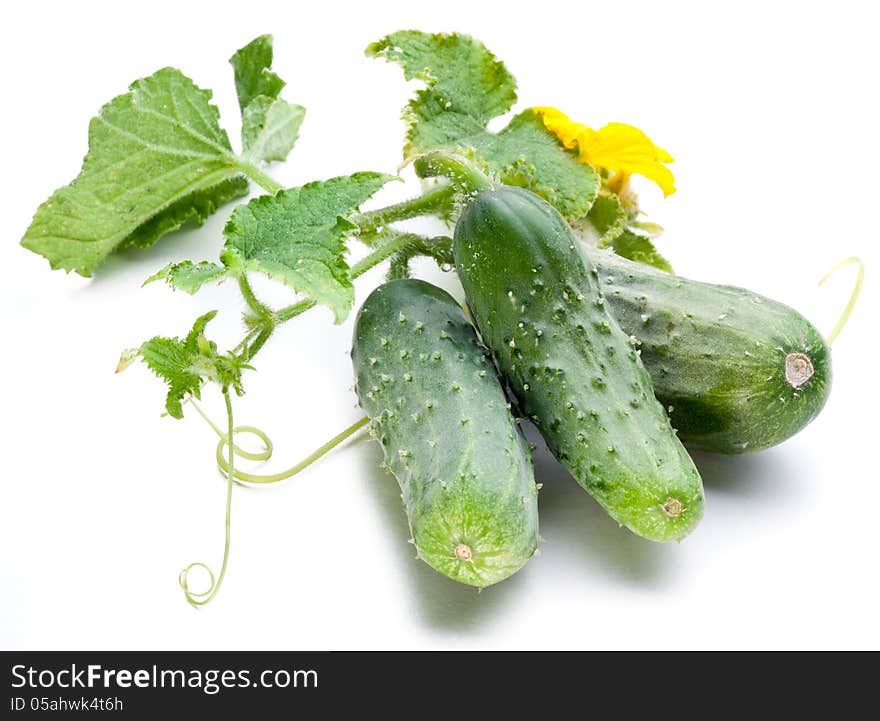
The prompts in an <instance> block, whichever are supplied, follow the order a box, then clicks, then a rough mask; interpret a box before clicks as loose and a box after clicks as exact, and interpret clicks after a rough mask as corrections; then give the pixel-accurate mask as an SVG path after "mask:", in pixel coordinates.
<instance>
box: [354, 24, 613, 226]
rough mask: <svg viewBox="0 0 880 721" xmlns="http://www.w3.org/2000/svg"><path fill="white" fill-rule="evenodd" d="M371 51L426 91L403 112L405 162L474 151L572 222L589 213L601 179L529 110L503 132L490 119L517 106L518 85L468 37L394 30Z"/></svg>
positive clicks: (476, 41)
mask: <svg viewBox="0 0 880 721" xmlns="http://www.w3.org/2000/svg"><path fill="white" fill-rule="evenodd" d="M367 54H368V55H371V56H376V57H384V58H385V59H386V60H389V61H394V62H396V63H398V64H400V65H401V67H402V68H403V72H404V76H405V77H406V78H407V79H408V80H411V79H413V78H417V79H419V80H422V81H423V82H424V83H425V87H424V88H423V89H421V90H419V91H417V92H416V94H415V97H414V98H413V99H412V100H410V102H409V104H408V105H407V106H406V109H405V110H404V119H405V120H406V121H407V125H408V127H407V143H406V145H405V147H404V158H405V159H409V158H411V157H412V156H414V155H421V154H424V153H427V152H430V151H432V150H453V151H456V150H461V149H468V148H470V149H473V150H474V151H475V152H476V153H477V155H478V156H479V157H480V158H482V160H483V161H484V162H485V163H486V164H487V166H488V167H489V169H490V170H492V171H493V172H495V173H497V174H498V175H499V176H500V177H501V179H502V180H503V181H504V182H506V183H511V184H516V185H521V186H523V187H527V188H529V189H531V190H533V191H535V192H536V193H538V194H539V195H541V196H543V197H544V198H545V199H546V200H547V201H548V202H550V203H552V204H553V205H554V206H556V208H557V209H558V210H559V211H560V212H561V213H562V214H563V215H564V216H565V217H566V218H569V219H574V218H579V217H583V216H584V215H586V213H587V211H588V210H589V209H590V206H591V205H592V203H593V200H594V199H595V198H596V194H597V193H598V190H599V184H600V179H599V176H598V174H597V173H596V171H595V170H594V169H593V168H592V167H590V166H589V165H586V164H582V163H578V162H577V160H576V158H575V157H574V155H572V154H571V153H570V152H569V151H567V150H566V149H565V148H563V147H562V145H561V144H560V142H559V140H558V139H557V138H556V137H555V136H554V135H553V134H552V133H550V132H549V131H548V130H547V129H546V128H545V127H544V124H543V123H542V122H541V120H540V118H538V117H537V115H535V113H534V112H532V111H531V110H526V111H524V112H522V113H520V114H519V115H517V116H516V117H514V118H513V119H512V120H511V121H510V123H509V124H508V126H507V127H506V128H504V129H503V130H502V131H500V132H499V133H492V132H490V131H489V130H488V129H487V124H488V122H489V121H490V120H491V119H492V118H495V117H498V116H499V115H502V114H504V113H506V112H507V111H508V110H510V108H511V106H512V105H513V103H514V102H516V81H515V80H514V78H513V76H512V75H511V74H510V73H509V72H508V71H507V69H506V68H505V67H504V64H503V63H502V62H500V61H499V60H497V59H496V58H495V56H494V55H492V53H490V52H489V51H488V50H487V49H486V47H485V46H484V45H483V44H482V43H481V42H479V41H478V40H475V39H474V38H472V37H470V36H468V35H460V34H458V33H453V34H451V35H428V34H426V33H422V32H418V31H414V30H411V31H404V32H399V33H394V34H392V35H389V36H388V37H386V38H384V39H383V40H380V41H379V42H377V43H374V44H372V45H370V46H369V47H368V48H367Z"/></svg>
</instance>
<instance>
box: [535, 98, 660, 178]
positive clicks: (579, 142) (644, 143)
mask: <svg viewBox="0 0 880 721" xmlns="http://www.w3.org/2000/svg"><path fill="white" fill-rule="evenodd" d="M532 110H534V111H535V112H536V113H537V114H538V115H539V116H540V117H541V120H542V121H543V123H544V127H545V128H547V130H549V131H550V132H551V133H553V134H554V135H555V136H556V137H557V138H559V140H560V141H562V144H563V145H564V146H565V147H566V148H569V149H571V150H574V151H576V152H577V154H578V160H580V161H581V162H583V163H589V164H590V165H592V166H594V167H597V168H603V169H604V170H607V171H608V172H610V173H614V175H613V176H612V177H611V178H610V180H609V181H608V186H609V188H610V189H611V190H612V191H613V192H615V193H619V192H620V191H622V190H624V189H625V188H626V186H627V182H628V181H629V176H630V175H631V174H633V173H635V174H637V175H643V176H645V177H646V178H648V179H649V180H652V181H654V182H655V183H657V185H659V186H660V189H661V190H662V191H663V195H671V194H672V193H674V192H675V177H674V176H673V175H672V171H671V170H670V169H669V168H667V167H666V165H665V164H666V163H671V162H672V161H673V158H672V156H671V155H670V154H669V153H667V152H666V151H665V150H663V148H661V147H659V146H657V145H654V142H653V141H652V140H651V139H650V138H649V137H648V136H647V135H645V134H644V133H643V132H642V131H641V130H639V129H638V128H634V127H633V126H632V125H626V124H624V123H608V124H607V125H605V126H603V127H601V128H599V130H593V129H592V128H590V127H587V126H586V125H582V124H581V123H576V122H574V121H573V120H571V119H570V118H569V117H568V116H567V115H566V114H565V113H563V112H561V111H560V110H557V109H556V108H543V107H538V108H532Z"/></svg>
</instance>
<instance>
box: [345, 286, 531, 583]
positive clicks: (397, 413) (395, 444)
mask: <svg viewBox="0 0 880 721" xmlns="http://www.w3.org/2000/svg"><path fill="white" fill-rule="evenodd" d="M351 358H352V362H353V364H354V370H355V377H356V385H355V390H356V392H357V395H358V399H359V401H360V404H361V407H362V408H363V409H364V411H366V413H367V415H368V416H369V417H370V419H371V427H372V431H373V434H374V436H375V437H376V438H377V439H378V440H379V442H380V443H381V444H382V448H383V451H384V454H385V464H386V465H387V467H388V468H389V469H390V470H391V472H392V473H393V474H394V475H395V477H396V478H397V481H398V483H399V485H400V489H401V497H402V499H403V502H404V505H405V507H406V513H407V517H408V518H409V525H410V530H411V532H412V541H413V543H414V544H415V547H416V549H417V552H418V555H419V557H420V558H421V559H423V560H424V561H426V562H427V563H428V565H430V566H431V567H432V568H434V569H435V570H437V571H439V572H440V573H442V574H444V575H446V576H449V577H450V578H452V579H455V580H456V581H460V582H462V583H466V584H470V585H472V586H479V587H484V586H489V585H491V584H493V583H497V582H498V581H501V580H503V579H505V578H507V577H508V576H510V575H511V574H513V573H515V572H516V571H517V570H519V569H520V568H521V567H522V566H523V565H524V564H525V563H526V561H528V560H529V558H531V557H532V556H533V555H534V553H535V550H536V548H537V541H538V501H537V495H538V488H537V486H536V485H535V479H534V471H533V469H532V459H531V455H530V453H529V449H528V446H527V444H526V442H525V440H524V438H523V436H522V434H521V433H520V431H519V428H518V427H517V425H516V421H515V420H514V418H513V416H512V415H511V413H510V410H509V404H508V401H507V398H506V397H505V395H504V392H503V390H502V387H501V383H500V381H499V379H498V376H497V374H496V371H495V368H494V366H493V365H492V362H491V359H490V358H489V357H488V352H487V351H486V350H485V349H484V348H483V346H481V345H480V343H479V341H478V340H477V334H476V332H475V330H474V328H473V326H471V324H470V323H468V321H467V319H466V318H465V315H464V312H463V311H462V309H461V307H460V306H459V305H458V303H456V302H455V300H454V299H453V298H452V297H451V296H450V295H449V294H448V293H446V292H445V291H443V290H441V289H440V288H437V287H435V286H433V285H430V284H429V283H425V282H423V281H420V280H409V279H406V280H395V281H391V282H389V283H386V284H384V285H382V286H380V287H379V288H377V289H376V290H374V291H373V292H372V293H371V294H370V296H369V297H368V298H367V300H366V301H365V302H364V304H363V306H362V307H361V309H360V312H359V313H358V316H357V320H356V322H355V331H354V343H353V345H352V351H351Z"/></svg>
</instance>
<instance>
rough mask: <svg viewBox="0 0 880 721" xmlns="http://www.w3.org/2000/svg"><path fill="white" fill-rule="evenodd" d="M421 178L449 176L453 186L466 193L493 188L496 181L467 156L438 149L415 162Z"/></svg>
mask: <svg viewBox="0 0 880 721" xmlns="http://www.w3.org/2000/svg"><path fill="white" fill-rule="evenodd" d="M414 166H415V169H416V174H417V175H418V176H419V177H420V178H436V177H438V176H442V177H446V178H449V180H450V181H451V184H452V186H453V187H454V188H455V189H456V190H458V191H462V192H465V193H470V192H479V191H481V190H492V188H494V187H495V183H494V182H493V181H492V179H491V178H489V176H488V175H486V174H485V173H484V172H483V171H482V170H480V169H479V168H478V167H477V166H476V165H475V164H474V163H472V162H471V161H470V160H468V159H467V158H465V157H463V156H461V155H457V154H455V153H446V152H440V151H436V152H433V153H427V154H425V155H420V156H419V157H418V158H416V160H415V162H414Z"/></svg>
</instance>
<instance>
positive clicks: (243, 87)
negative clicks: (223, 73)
mask: <svg viewBox="0 0 880 721" xmlns="http://www.w3.org/2000/svg"><path fill="white" fill-rule="evenodd" d="M272 54H273V53H272V36H271V35H261V36H260V37H258V38H254V39H253V40H251V41H250V42H249V43H248V44H247V45H245V46H244V47H243V48H240V49H239V50H238V51H237V52H236V53H235V55H233V56H232V57H231V58H229V62H230V64H231V65H232V69H233V72H234V73H235V91H236V93H238V105H239V107H240V108H241V111H242V113H243V112H244V109H245V108H246V107H247V106H248V105H250V104H251V102H252V101H253V100H254V99H255V98H257V97H259V96H260V95H265V96H266V97H268V98H272V99H275V98H277V97H278V95H279V94H280V93H281V90H282V88H283V87H284V86H285V85H286V83H285V82H284V81H283V80H282V79H281V78H279V77H278V76H277V75H276V74H275V73H273V72H272V70H271V67H272Z"/></svg>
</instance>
